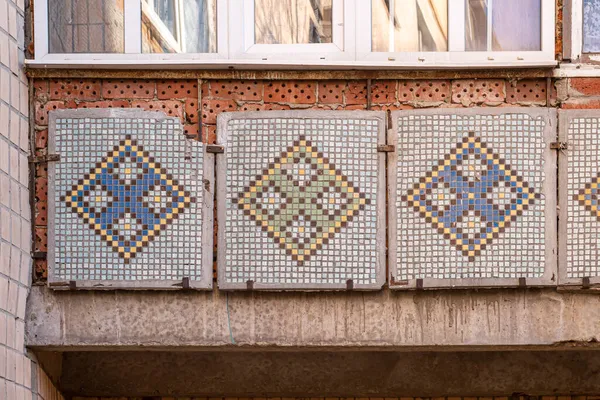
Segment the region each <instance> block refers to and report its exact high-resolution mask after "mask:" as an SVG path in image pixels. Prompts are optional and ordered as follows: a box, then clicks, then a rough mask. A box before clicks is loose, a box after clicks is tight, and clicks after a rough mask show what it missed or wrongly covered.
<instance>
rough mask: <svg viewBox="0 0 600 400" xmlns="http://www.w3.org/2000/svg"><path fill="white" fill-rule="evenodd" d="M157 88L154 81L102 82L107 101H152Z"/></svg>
mask: <svg viewBox="0 0 600 400" xmlns="http://www.w3.org/2000/svg"><path fill="white" fill-rule="evenodd" d="M155 88H156V81H154V80H138V79H118V80H117V79H107V80H105V81H103V82H102V97H103V98H105V99H152V98H154V92H155Z"/></svg>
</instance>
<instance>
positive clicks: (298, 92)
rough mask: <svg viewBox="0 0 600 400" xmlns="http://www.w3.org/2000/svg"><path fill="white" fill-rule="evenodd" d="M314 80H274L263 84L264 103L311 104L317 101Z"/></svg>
mask: <svg viewBox="0 0 600 400" xmlns="http://www.w3.org/2000/svg"><path fill="white" fill-rule="evenodd" d="M316 87H317V84H316V82H312V81H284V82H280V81H276V82H269V83H268V84H266V86H265V96H264V101H265V103H295V104H312V103H315V102H316V101H317V96H316V93H315V92H316Z"/></svg>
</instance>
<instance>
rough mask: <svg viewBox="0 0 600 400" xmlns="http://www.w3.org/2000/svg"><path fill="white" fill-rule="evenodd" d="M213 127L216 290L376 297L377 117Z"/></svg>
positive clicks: (322, 116)
mask: <svg viewBox="0 0 600 400" xmlns="http://www.w3.org/2000/svg"><path fill="white" fill-rule="evenodd" d="M219 118H220V120H219V126H218V133H217V134H218V137H219V142H220V143H223V144H224V145H225V158H224V159H218V173H219V178H218V179H217V181H218V184H219V185H221V186H220V188H219V190H218V194H219V198H218V201H219V205H220V206H219V220H220V221H224V222H222V226H223V229H220V230H219V234H220V239H219V240H220V241H219V248H220V249H221V251H223V252H224V256H223V257H222V258H220V259H219V273H218V276H219V287H220V288H224V289H247V288H248V281H251V285H252V287H253V288H254V289H285V288H290V289H291V288H295V289H313V288H314V289H345V288H347V285H348V280H352V287H353V288H356V289H369V288H380V287H381V286H382V284H383V280H384V278H385V276H384V274H383V272H382V271H384V268H385V260H384V253H383V251H384V250H385V249H384V248H383V247H382V246H381V245H379V246H378V243H381V242H382V241H381V240H379V241H378V236H379V238H380V239H384V230H385V228H384V226H385V225H384V223H385V221H384V216H385V204H384V203H385V192H384V190H385V185H384V184H383V182H384V179H385V177H384V165H383V162H384V159H383V155H382V154H381V153H378V152H377V145H378V144H382V143H384V139H385V136H384V135H385V130H384V124H383V121H384V118H385V116H384V114H382V113H366V112H363V113H361V112H358V113H356V112H354V113H347V112H332V113H327V112H325V113H324V112H314V111H312V112H268V113H227V114H225V115H222V116H220V117H219ZM221 205H222V206H221ZM382 250H383V251H382Z"/></svg>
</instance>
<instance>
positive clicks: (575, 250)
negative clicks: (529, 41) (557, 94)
mask: <svg viewBox="0 0 600 400" xmlns="http://www.w3.org/2000/svg"><path fill="white" fill-rule="evenodd" d="M563 118H564V120H563ZM561 124H562V127H561V128H562V129H561V136H562V137H561V140H562V141H566V142H567V143H568V149H567V150H566V151H564V152H563V153H562V154H561V157H562V158H561V164H560V174H561V185H560V186H559V190H562V189H565V190H566V193H561V195H563V194H564V195H565V196H562V197H561V203H562V204H564V203H566V215H565V214H562V215H561V220H560V223H561V241H562V242H564V243H565V248H564V250H566V251H565V253H566V254H565V257H564V258H563V259H562V260H561V261H562V262H561V265H560V269H561V270H560V272H561V283H581V282H582V278H596V280H598V279H597V278H598V277H600V261H599V260H600V250H599V249H600V240H599V238H600V207H599V202H598V199H599V195H600V162H599V161H598V160H600V135H599V134H600V113H598V112H597V111H595V110H585V111H565V112H561Z"/></svg>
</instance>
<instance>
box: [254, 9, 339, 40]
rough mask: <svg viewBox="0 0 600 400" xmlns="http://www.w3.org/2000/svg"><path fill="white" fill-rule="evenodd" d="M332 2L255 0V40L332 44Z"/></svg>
mask: <svg viewBox="0 0 600 400" xmlns="http://www.w3.org/2000/svg"><path fill="white" fill-rule="evenodd" d="M332 3H333V0H255V1H254V35H255V43H260V44H306V43H332V42H333V36H332V18H333V16H332Z"/></svg>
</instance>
